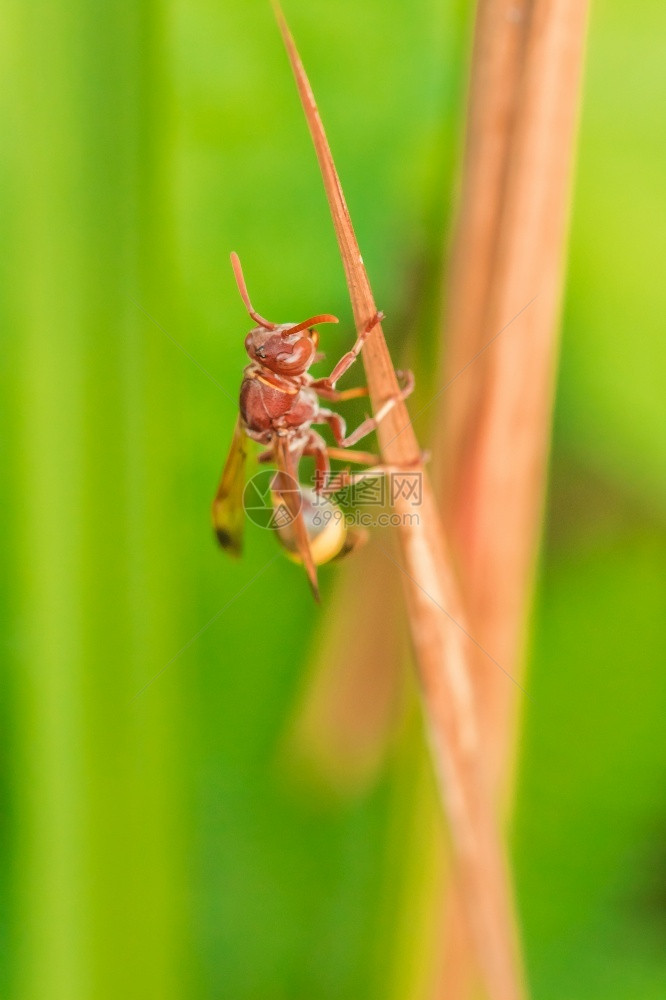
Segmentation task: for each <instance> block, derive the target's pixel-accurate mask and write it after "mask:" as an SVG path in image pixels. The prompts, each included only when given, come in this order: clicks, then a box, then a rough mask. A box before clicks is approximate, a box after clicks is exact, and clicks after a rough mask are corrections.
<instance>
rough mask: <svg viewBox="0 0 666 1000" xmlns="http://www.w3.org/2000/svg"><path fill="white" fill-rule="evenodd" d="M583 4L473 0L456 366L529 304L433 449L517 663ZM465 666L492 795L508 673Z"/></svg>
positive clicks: (457, 250)
mask: <svg viewBox="0 0 666 1000" xmlns="http://www.w3.org/2000/svg"><path fill="white" fill-rule="evenodd" d="M586 13H587V12H586V3H585V2H584V0H529V2H524V0H523V2H522V3H521V4H516V2H515V0H481V2H480V4H479V11H478V21H477V40H476V43H475V50H474V60H473V65H472V85H471V94H470V103H471V108H470V118H469V131H468V140H467V149H466V160H465V165H464V180H463V198H462V203H461V209H460V215H459V220H458V227H457V237H456V241H455V244H454V252H453V262H452V267H451V271H450V275H451V288H450V296H449V313H448V316H447V332H448V336H449V353H448V358H447V371H448V375H449V377H451V376H452V375H455V374H456V373H457V372H458V371H459V370H460V368H461V367H462V365H463V364H464V363H465V361H467V360H469V359H470V358H471V357H473V356H474V355H475V354H476V352H477V351H479V350H480V349H481V348H482V347H483V346H484V345H485V344H488V343H490V342H491V341H492V340H493V338H494V337H495V336H496V335H497V333H498V331H500V330H501V329H502V328H503V327H506V325H507V324H508V323H510V321H511V320H512V317H514V316H516V314H517V313H518V312H519V311H520V310H523V309H524V312H522V313H521V314H520V315H519V316H518V318H517V319H516V320H515V321H514V322H512V323H511V325H510V327H508V328H507V329H506V330H505V332H503V333H502V335H501V336H500V337H498V338H497V340H496V342H493V343H492V346H490V347H489V349H488V350H487V351H484V353H483V355H482V356H481V357H479V358H478V360H477V361H475V363H474V365H473V366H472V367H471V369H470V372H469V373H468V374H466V375H465V376H463V378H462V379H460V380H459V381H457V382H456V386H455V387H454V388H452V389H451V391H450V392H449V393H446V394H445V395H444V396H443V398H442V405H441V408H440V413H439V419H438V425H439V426H440V427H442V428H443V435H444V440H443V442H442V443H441V445H440V448H438V453H439V454H441V456H442V466H443V467H444V468H445V469H446V471H447V473H448V479H447V482H446V485H445V490H444V509H445V515H446V518H447V525H448V526H449V529H450V532H451V536H452V541H453V544H454V548H455V553H456V557H457V560H458V563H459V565H460V569H461V574H462V582H463V588H464V594H465V601H466V607H467V608H468V610H469V614H470V621H471V623H472V628H473V629H474V634H475V635H476V636H477V637H478V638H479V641H480V642H481V643H482V644H483V646H484V648H486V649H488V650H489V651H490V652H491V653H492V654H493V656H494V657H496V658H497V660H498V661H499V662H500V663H501V664H502V665H503V667H504V668H505V669H506V670H508V671H509V672H510V673H511V674H512V676H514V677H516V676H518V677H519V676H520V672H521V660H522V645H523V633H524V629H525V620H526V615H527V609H528V606H529V600H530V595H531V591H532V577H533V572H534V566H535V562H536V554H537V550H538V543H539V526H540V521H541V512H542V505H543V494H544V483H545V473H546V463H547V457H548V444H549V437H550V424H551V410H552V389H553V382H554V370H555V363H556V348H557V322H558V314H559V305H560V298H561V289H562V275H563V267H562V258H563V247H564V243H565V237H566V224H567V218H568V207H569V201H570V197H569V188H570V174H571V162H572V158H573V146H574V138H575V131H576V121H577V113H578V105H579V89H580V77H581V67H582V60H583V44H584V37H585V26H586ZM516 16H517V17H518V19H516ZM479 157H484V158H485V162H479ZM527 303H531V304H530V305H529V307H528V308H524V307H525V306H526V305H527ZM460 383H462V385H461V384H460ZM452 456H453V462H451V458H452ZM473 681H474V688H475V695H476V704H477V706H478V709H479V712H480V716H479V720H478V721H479V724H480V731H481V734H482V741H483V748H484V758H485V760H486V761H487V762H488V769H489V780H490V785H491V789H492V791H493V793H494V795H495V797H496V798H497V797H498V796H499V793H500V792H501V791H502V789H503V788H504V787H505V785H506V777H507V763H508V757H509V752H510V749H511V745H512V733H513V729H514V720H515V715H516V690H517V689H516V687H514V686H512V685H510V684H508V683H507V682H506V678H504V677H502V676H501V674H499V672H496V671H492V670H488V669H487V668H486V664H485V663H484V662H483V660H482V659H481V658H480V657H478V656H476V657H475V661H474V664H473ZM460 909H461V903H460V901H458V902H455V901H453V900H452V902H451V919H450V921H449V941H448V948H447V956H448V958H449V961H448V962H447V963H446V970H447V971H446V976H445V980H444V984H443V989H442V990H441V993H440V992H438V993H437V995H438V996H440V995H441V996H442V997H444V996H445V997H446V998H447V1000H459V998H462V997H464V996H466V995H468V987H469V979H470V955H469V950H468V949H467V950H465V948H464V947H463V946H461V944H460V942H459V940H457V939H458V937H459V929H458V928H456V927H455V926H454V925H455V917H454V914H455V913H456V912H459V911H460ZM454 941H455V944H454ZM454 951H455V952H456V958H455V961H453V960H452V956H453V953H454ZM441 985H442V984H440V986H441Z"/></svg>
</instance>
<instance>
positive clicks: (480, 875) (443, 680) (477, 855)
mask: <svg viewBox="0 0 666 1000" xmlns="http://www.w3.org/2000/svg"><path fill="white" fill-rule="evenodd" d="M274 7H275V10H276V15H277V19H278V23H279V26H280V29H281V31H282V35H283V38H284V42H285V45H286V48H287V53H288V55H289V59H290V62H291V65H292V69H293V72H294V76H295V78H296V83H297V86H298V90H299V93H300V96H301V101H302V104H303V108H304V111H305V115H306V119H307V122H308V126H309V128H310V132H311V135H312V138H313V142H314V146H315V150H316V153H317V158H318V160H319V165H320V168H321V172H322V177H323V180H324V186H325V189H326V194H327V197H328V200H329V205H330V209H331V214H332V216H333V223H334V227H335V231H336V234H337V238H338V243H339V247H340V253H341V256H342V260H343V264H344V268H345V274H346V277H347V283H348V286H349V293H350V297H351V302H352V308H353V311H354V318H355V321H356V327H357V330H358V331H361V330H362V329H364V327H365V326H366V324H367V323H368V321H369V320H370V319H371V317H372V316H374V315H375V313H376V306H375V302H374V298H373V295H372V291H371V288H370V283H369V281H368V277H367V274H366V271H365V267H364V266H363V261H362V258H361V254H360V251H359V247H358V242H357V240H356V236H355V234H354V230H353V227H352V223H351V219H350V216H349V211H348V209H347V205H346V202H345V198H344V194H343V192H342V187H341V185H340V180H339V178H338V174H337V171H336V169H335V165H334V162H333V158H332V155H331V151H330V148H329V145H328V141H327V139H326V135H325V132H324V128H323V125H322V122H321V118H320V116H319V112H318V109H317V105H316V102H315V99H314V95H313V93H312V89H311V87H310V84H309V81H308V78H307V76H306V73H305V70H304V68H303V65H302V63H301V60H300V57H299V55H298V52H297V49H296V46H295V44H294V41H293V38H292V37H291V34H290V32H289V29H288V27H287V24H286V22H285V19H284V16H283V14H282V12H281V10H280V8H279V6H278V5H277V3H274ZM363 361H364V364H365V369H366V373H367V379H368V386H369V389H370V396H371V400H372V404H373V408H374V410H375V412H376V411H377V409H378V408H379V406H380V405H381V404H382V403H383V402H384V401H385V400H387V399H389V398H392V397H396V396H397V394H398V383H397V379H396V376H395V372H394V369H393V365H392V363H391V358H390V355H389V352H388V348H387V346H386V342H385V340H384V337H383V334H382V331H381V327H380V326H376V327H375V328H374V329H373V331H372V333H371V334H370V336H369V337H368V339H367V341H366V344H365V346H364V348H363ZM378 437H379V442H380V446H381V449H382V455H383V459H384V461H385V462H386V464H389V465H398V466H404V467H412V468H415V469H419V471H421V472H422V475H423V489H422V504H421V506H420V508H419V511H418V515H419V516H418V518H417V521H416V523H415V522H414V521H412V520H410V519H409V518H407V517H405V518H403V522H404V523H403V524H402V525H401V527H400V528H399V536H400V541H401V546H402V552H403V559H404V566H400V569H401V571H402V574H403V578H404V579H403V582H404V584H405V593H406V597H407V607H408V617H409V624H410V630H411V636H412V642H413V645H414V650H415V655H416V660H417V663H418V668H419V674H420V680H421V689H422V695H423V701H424V709H425V715H426V719H427V723H428V729H429V733H430V740H431V745H432V751H433V757H434V761H435V766H436V770H437V774H438V777H439V782H440V788H441V791H442V797H443V800H444V804H445V807H446V810H447V814H448V818H449V822H450V825H451V833H452V840H453V844H454V850H455V856H456V861H457V866H458V877H459V879H460V884H461V886H462V887H463V892H464V898H465V901H466V912H467V916H468V919H469V922H470V926H471V929H472V933H473V939H474V942H475V946H476V950H477V955H478V958H479V962H480V965H481V968H482V969H483V972H484V976H485V981H486V986H487V990H488V994H489V996H490V997H491V998H493V1000H517V998H519V997H522V996H523V987H522V972H521V962H520V956H519V949H518V947H517V942H516V940H515V935H514V920H513V911H512V903H511V893H510V890H509V881H508V875H507V868H506V864H505V859H504V853H503V850H502V845H501V841H500V838H499V835H498V831H497V827H496V823H495V818H494V814H493V810H492V808H491V805H490V801H489V798H488V796H487V794H486V789H485V786H484V781H483V775H482V767H481V760H480V741H479V736H478V732H477V727H476V712H475V709H474V705H473V700H472V691H471V684H470V673H469V670H470V647H469V639H468V638H467V636H468V633H467V630H466V628H465V626H464V621H465V616H464V613H463V608H462V604H461V601H460V597H459V594H458V588H457V583H456V580H455V577H454V574H453V572H452V569H451V560H450V556H449V551H448V546H447V542H446V539H445V537H444V533H443V529H442V526H441V522H440V518H439V514H438V511H437V508H436V505H435V501H434V497H433V493H432V489H431V487H430V483H429V481H428V478H427V476H426V474H425V473H423V471H422V469H420V449H419V446H418V442H417V440H416V436H415V434H414V432H413V430H412V428H411V425H410V422H409V416H408V414H407V410H406V407H405V406H404V404H403V403H398V405H396V406H395V408H394V409H393V410H392V411H391V412H390V413H389V414H388V415H387V417H386V419H385V420H384V421H383V422H382V424H381V425H380V427H379V430H378ZM396 510H397V512H398V513H399V514H400V513H402V514H413V508H411V507H410V505H409V504H408V502H407V501H406V500H404V499H402V498H400V499H398V501H397V502H396ZM390 558H392V557H390Z"/></svg>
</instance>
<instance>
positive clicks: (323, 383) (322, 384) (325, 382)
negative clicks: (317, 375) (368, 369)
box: [312, 312, 384, 392]
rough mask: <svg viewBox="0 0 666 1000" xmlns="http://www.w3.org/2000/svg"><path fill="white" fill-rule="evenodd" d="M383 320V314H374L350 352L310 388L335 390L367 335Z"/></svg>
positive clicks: (359, 351)
mask: <svg viewBox="0 0 666 1000" xmlns="http://www.w3.org/2000/svg"><path fill="white" fill-rule="evenodd" d="M383 319H384V313H382V312H376V313H375V315H374V316H373V317H372V319H371V320H370V321H369V323H368V324H367V326H366V327H365V329H364V330H363V331H362V333H360V334H359V336H358V337H357V338H356V343H355V344H354V346H353V347H352V349H351V351H347V353H346V354H343V356H342V357H341V358H340V360H339V361H338V363H337V365H336V366H335V368H334V369H333V371H332V372H331V374H330V375H329V376H328V378H321V379H317V381H316V382H313V383H312V388H313V389H314V390H315V391H316V392H318V391H319V389H320V388H321V389H335V383H336V382H337V381H338V379H339V378H341V377H342V376H343V375H344V373H345V372H346V371H347V369H348V368H351V366H352V365H353V364H354V362H355V361H356V359H357V357H358V356H359V354H360V353H361V348H362V347H363V344H364V343H365V341H366V338H367V336H368V334H369V333H370V332H371V331H372V330H373V329H374V328H375V327H376V326H377V324H378V323H381V321H382V320H383Z"/></svg>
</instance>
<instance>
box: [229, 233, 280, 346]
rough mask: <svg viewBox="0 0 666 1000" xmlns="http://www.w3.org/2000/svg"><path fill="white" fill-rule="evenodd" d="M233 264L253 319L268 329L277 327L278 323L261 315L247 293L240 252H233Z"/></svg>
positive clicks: (240, 290)
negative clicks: (239, 256)
mask: <svg viewBox="0 0 666 1000" xmlns="http://www.w3.org/2000/svg"><path fill="white" fill-rule="evenodd" d="M231 266H232V268H233V269H234V277H235V278H236V284H237V285H238V291H239V292H240V297H241V298H242V300H243V302H244V304H245V308H246V309H247V311H248V313H249V314H250V316H251V317H252V319H253V320H256V322H257V323H258V324H259V326H263V327H264V328H265V329H266V330H275V329H277V323H271V322H270V321H269V320H267V319H264V317H263V316H260V315H259V313H258V312H257V311H256V309H255V308H254V307H253V305H252V303H251V302H250V296H249V295H248V293H247V285H246V284H245V278H244V277H243V268H242V267H241V262H240V260H239V258H238V254H237V253H236V252H235V251H232V253H231Z"/></svg>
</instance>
